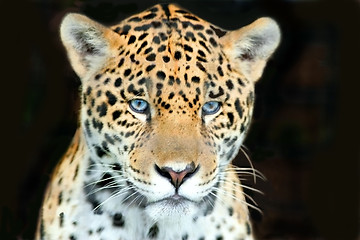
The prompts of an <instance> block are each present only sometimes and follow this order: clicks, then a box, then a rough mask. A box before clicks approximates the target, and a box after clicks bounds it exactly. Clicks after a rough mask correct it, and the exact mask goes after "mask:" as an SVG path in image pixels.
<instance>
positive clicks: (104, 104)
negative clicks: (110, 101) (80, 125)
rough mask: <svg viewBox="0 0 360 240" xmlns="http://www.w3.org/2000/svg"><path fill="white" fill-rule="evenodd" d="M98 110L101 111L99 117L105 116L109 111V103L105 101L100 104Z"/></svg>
mask: <svg viewBox="0 0 360 240" xmlns="http://www.w3.org/2000/svg"><path fill="white" fill-rule="evenodd" d="M96 111H97V112H98V113H99V117H103V116H105V115H106V113H107V105H106V103H104V102H103V103H102V104H101V105H99V106H98V107H97V108H96Z"/></svg>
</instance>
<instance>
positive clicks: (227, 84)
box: [226, 79, 234, 90]
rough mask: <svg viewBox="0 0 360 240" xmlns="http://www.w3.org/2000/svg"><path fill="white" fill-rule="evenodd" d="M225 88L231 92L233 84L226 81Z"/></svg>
mask: <svg viewBox="0 0 360 240" xmlns="http://www.w3.org/2000/svg"><path fill="white" fill-rule="evenodd" d="M226 86H227V87H228V89H229V90H232V89H233V88H234V84H233V83H232V81H231V80H230V79H229V80H227V81H226Z"/></svg>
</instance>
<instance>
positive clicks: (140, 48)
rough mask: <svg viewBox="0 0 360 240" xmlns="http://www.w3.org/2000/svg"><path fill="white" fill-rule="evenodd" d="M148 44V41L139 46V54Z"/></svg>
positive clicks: (137, 52)
mask: <svg viewBox="0 0 360 240" xmlns="http://www.w3.org/2000/svg"><path fill="white" fill-rule="evenodd" d="M146 45H147V41H145V42H143V43H142V44H141V46H140V47H139V48H138V50H137V51H136V54H139V53H140V52H141V50H142V49H143V48H144V47H145V46H146Z"/></svg>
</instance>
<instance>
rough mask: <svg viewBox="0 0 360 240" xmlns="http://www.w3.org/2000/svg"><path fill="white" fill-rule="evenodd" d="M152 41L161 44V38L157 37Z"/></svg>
mask: <svg viewBox="0 0 360 240" xmlns="http://www.w3.org/2000/svg"><path fill="white" fill-rule="evenodd" d="M152 41H153V43H156V44H160V38H159V37H158V36H155V37H154V38H153V40H152Z"/></svg>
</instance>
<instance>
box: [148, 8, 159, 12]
mask: <svg viewBox="0 0 360 240" xmlns="http://www.w3.org/2000/svg"><path fill="white" fill-rule="evenodd" d="M149 11H150V12H157V11H159V9H158V8H157V7H153V8H151V9H150V10H149Z"/></svg>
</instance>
